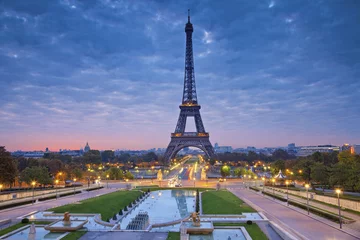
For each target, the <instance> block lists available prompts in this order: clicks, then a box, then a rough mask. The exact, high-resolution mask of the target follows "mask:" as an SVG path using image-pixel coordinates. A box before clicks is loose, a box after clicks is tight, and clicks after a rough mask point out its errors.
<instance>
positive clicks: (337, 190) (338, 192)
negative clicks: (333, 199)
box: [335, 189, 342, 228]
mask: <svg viewBox="0 0 360 240" xmlns="http://www.w3.org/2000/svg"><path fill="white" fill-rule="evenodd" d="M335 192H336V193H337V197H338V207H339V223H340V228H342V221H341V207H340V193H341V190H340V189H336V190H335Z"/></svg>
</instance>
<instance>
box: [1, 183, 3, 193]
mask: <svg viewBox="0 0 360 240" xmlns="http://www.w3.org/2000/svg"><path fill="white" fill-rule="evenodd" d="M2 188H3V185H2V184H0V192H1V191H2Z"/></svg>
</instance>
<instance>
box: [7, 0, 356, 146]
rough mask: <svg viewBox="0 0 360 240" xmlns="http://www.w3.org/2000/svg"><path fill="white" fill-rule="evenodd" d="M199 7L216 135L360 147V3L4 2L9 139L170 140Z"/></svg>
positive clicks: (62, 142)
mask: <svg viewBox="0 0 360 240" xmlns="http://www.w3.org/2000/svg"><path fill="white" fill-rule="evenodd" d="M188 8H191V21H192V23H193V24H194V34H193V44H194V58H195V74H196V84H197V93H198V99H199V103H200V104H201V106H202V109H201V114H202V117H203V121H204V125H205V129H206V130H207V131H208V132H210V140H211V141H212V143H215V142H218V143H219V144H220V145H232V146H233V147H246V146H256V147H265V146H280V145H286V144H288V143H290V142H295V143H296V144H297V145H311V144H338V145H339V144H343V143H344V142H349V143H355V144H360V125H359V120H360V102H359V96H360V27H359V21H360V15H359V12H360V1H358V0H291V1H289V0H257V1H253V0H247V1H245V0H242V1H240V0H239V1H209V0H208V1H148V0H144V1H140V0H136V1H111V0H99V1H95V0H86V1H85V0H83V1H79V0H59V1H49V0H32V1H24V0H2V1H0V84H1V88H0V145H5V146H6V147H7V149H9V150H16V149H45V147H49V148H50V149H52V150H57V149H59V148H72V149H78V148H80V146H84V144H85V143H86V141H89V143H90V146H91V147H92V148H98V149H116V148H129V149H145V148H151V147H166V146H167V144H168V142H169V140H170V133H171V132H173V131H174V129H175V125H176V122H177V118H178V114H179V108H178V105H179V104H180V102H181V99H182V87H183V86H182V85H183V76H184V53H185V33H184V26H185V23H186V21H187V9H188ZM192 128H194V123H192V126H189V129H190V130H191V129H192Z"/></svg>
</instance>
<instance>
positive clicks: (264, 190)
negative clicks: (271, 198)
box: [261, 177, 265, 194]
mask: <svg viewBox="0 0 360 240" xmlns="http://www.w3.org/2000/svg"><path fill="white" fill-rule="evenodd" d="M261 179H262V180H263V181H264V183H263V190H262V192H263V194H264V191H265V178H264V177H262V178H261Z"/></svg>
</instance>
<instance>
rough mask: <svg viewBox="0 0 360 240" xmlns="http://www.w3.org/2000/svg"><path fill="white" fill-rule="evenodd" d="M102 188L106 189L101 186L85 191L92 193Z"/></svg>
mask: <svg viewBox="0 0 360 240" xmlns="http://www.w3.org/2000/svg"><path fill="white" fill-rule="evenodd" d="M102 188H104V187H103V186H101V187H97V188H89V189H86V190H85V191H88V192H91V191H94V190H99V189H102Z"/></svg>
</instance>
